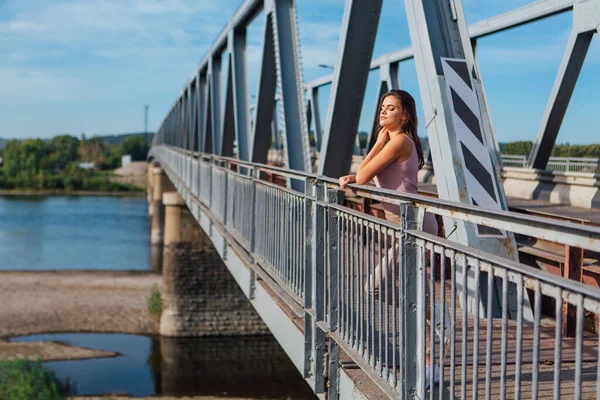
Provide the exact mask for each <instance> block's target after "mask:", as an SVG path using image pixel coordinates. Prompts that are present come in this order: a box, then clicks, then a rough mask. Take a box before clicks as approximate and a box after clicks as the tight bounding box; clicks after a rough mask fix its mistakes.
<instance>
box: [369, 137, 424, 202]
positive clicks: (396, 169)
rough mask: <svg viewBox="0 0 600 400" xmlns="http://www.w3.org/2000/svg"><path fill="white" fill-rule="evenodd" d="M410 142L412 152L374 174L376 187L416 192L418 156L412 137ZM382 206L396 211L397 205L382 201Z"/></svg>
mask: <svg viewBox="0 0 600 400" xmlns="http://www.w3.org/2000/svg"><path fill="white" fill-rule="evenodd" d="M409 139H410V138H409ZM411 143H412V152H411V153H410V156H409V157H408V159H407V160H405V161H403V162H398V161H394V162H393V163H391V164H390V165H388V166H387V167H386V168H385V169H384V170H383V171H381V172H380V173H378V174H377V175H376V176H375V185H377V187H380V188H383V189H389V190H395V191H397V192H403V193H413V194H416V193H417V175H418V173H419V156H418V155H417V151H416V149H415V144H414V142H413V141H412V139H411ZM383 207H384V208H385V209H386V210H388V211H392V212H398V207H397V206H394V205H393V204H387V203H383Z"/></svg>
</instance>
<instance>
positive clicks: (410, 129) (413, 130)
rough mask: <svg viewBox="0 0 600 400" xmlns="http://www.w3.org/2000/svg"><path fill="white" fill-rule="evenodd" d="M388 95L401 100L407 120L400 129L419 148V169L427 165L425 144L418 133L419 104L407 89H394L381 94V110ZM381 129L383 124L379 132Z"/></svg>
mask: <svg viewBox="0 0 600 400" xmlns="http://www.w3.org/2000/svg"><path fill="white" fill-rule="evenodd" d="M388 96H394V97H395V98H397V99H398V101H399V102H400V106H402V110H403V111H404V116H405V117H406V121H405V122H404V125H403V126H401V127H400V131H402V132H404V133H406V134H407V135H408V136H410V138H411V139H412V141H413V142H414V144H415V146H416V148H417V156H418V158H419V169H421V168H423V166H424V165H425V156H424V155H423V145H422V144H421V139H420V138H419V135H418V134H417V126H418V123H419V121H418V119H417V105H416V104H415V99H414V98H413V97H412V96H411V95H410V93H408V92H407V91H405V90H400V89H394V90H390V91H389V92H387V93H386V94H384V95H383V96H381V100H380V102H379V110H381V104H383V100H384V99H385V98H386V97H388ZM380 130H381V126H379V129H378V130H377V132H379V131H380Z"/></svg>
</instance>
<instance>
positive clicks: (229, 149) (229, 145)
mask: <svg viewBox="0 0 600 400" xmlns="http://www.w3.org/2000/svg"><path fill="white" fill-rule="evenodd" d="M231 58H232V56H231V53H230V54H229V55H228V56H227V61H226V62H227V83H226V85H227V86H226V88H225V104H224V106H223V113H222V114H221V115H223V123H222V125H221V135H220V136H221V155H222V156H224V157H233V141H234V139H235V116H234V113H235V109H234V99H233V90H234V89H233V68H232V59H231Z"/></svg>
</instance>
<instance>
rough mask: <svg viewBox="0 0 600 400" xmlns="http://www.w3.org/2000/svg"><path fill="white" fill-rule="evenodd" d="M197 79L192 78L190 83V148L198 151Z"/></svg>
mask: <svg viewBox="0 0 600 400" xmlns="http://www.w3.org/2000/svg"><path fill="white" fill-rule="evenodd" d="M197 88H198V81H197V80H194V81H193V82H192V83H191V85H190V150H192V151H198V107H197V106H196V103H197V99H198V96H197V95H196V92H197V91H198V89H197Z"/></svg>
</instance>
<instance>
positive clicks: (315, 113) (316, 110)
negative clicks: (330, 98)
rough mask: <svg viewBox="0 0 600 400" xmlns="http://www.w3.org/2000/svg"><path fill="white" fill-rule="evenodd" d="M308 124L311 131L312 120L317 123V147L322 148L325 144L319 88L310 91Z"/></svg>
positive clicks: (315, 133)
mask: <svg viewBox="0 0 600 400" xmlns="http://www.w3.org/2000/svg"><path fill="white" fill-rule="evenodd" d="M306 120H307V121H306V124H307V126H308V127H309V129H310V124H311V122H312V120H314V123H315V131H314V135H315V147H316V148H317V150H318V149H320V148H321V143H322V142H323V128H322V126H321V107H319V88H318V87H313V88H311V89H309V90H308V104H307V117H306Z"/></svg>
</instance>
